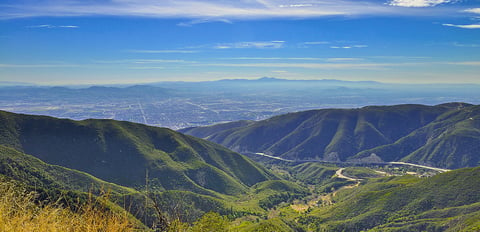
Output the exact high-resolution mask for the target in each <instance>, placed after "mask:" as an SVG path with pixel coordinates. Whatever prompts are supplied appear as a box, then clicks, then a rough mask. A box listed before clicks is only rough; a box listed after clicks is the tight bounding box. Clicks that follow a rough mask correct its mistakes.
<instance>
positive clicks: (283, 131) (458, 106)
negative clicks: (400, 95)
mask: <svg viewBox="0 0 480 232" xmlns="http://www.w3.org/2000/svg"><path fill="white" fill-rule="evenodd" d="M181 132H183V133H187V134H191V135H194V136H198V137H201V138H206V139H208V140H210V141H213V142H216V143H219V144H222V145H224V146H226V147H228V148H230V149H232V150H234V151H238V152H240V153H244V154H248V153H257V152H263V153H265V154H270V155H274V156H279V157H283V158H287V159H291V160H310V159H316V160H325V161H352V162H381V161H408V162H412V163H418V164H427V165H430V166H436V167H444V168H461V167H475V166H477V165H479V162H480V157H479V156H478V154H477V151H478V150H479V149H480V106H473V105H469V104H465V103H449V104H442V105H437V106H424V105H396V106H369V107H363V108H360V109H322V110H312V111H304V112H298V113H291V114H285V115H280V116H277V117H273V118H270V119H267V120H263V121H258V122H254V123H248V124H245V123H238V122H233V123H228V124H226V125H225V124H220V125H213V126H207V127H199V128H188V129H184V130H181ZM373 154H374V155H373Z"/></svg>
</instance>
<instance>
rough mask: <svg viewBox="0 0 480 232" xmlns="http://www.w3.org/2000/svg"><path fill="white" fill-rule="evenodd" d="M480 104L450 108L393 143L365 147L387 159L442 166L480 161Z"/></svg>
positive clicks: (369, 152) (362, 154) (462, 165)
mask: <svg viewBox="0 0 480 232" xmlns="http://www.w3.org/2000/svg"><path fill="white" fill-rule="evenodd" d="M479 151H480V106H472V107H467V108H464V109H461V110H453V111H449V112H447V113H445V114H442V115H440V116H439V117H438V118H437V119H436V120H434V121H433V122H431V123H429V124H428V125H426V126H424V127H421V128H419V129H417V130H415V131H413V132H412V133H410V134H409V135H407V136H405V137H403V138H401V139H399V140H398V141H396V142H395V143H393V144H388V145H385V146H380V147H376V148H373V149H370V150H366V151H363V152H361V153H359V154H358V155H357V157H362V156H367V155H370V154H371V153H375V154H376V155H378V156H380V157H381V158H383V159H384V160H402V161H406V162H412V163H420V164H427V165H432V166H438V167H447V168H461V167H469V166H472V167H473V166H478V165H480V155H479V153H478V152H479Z"/></svg>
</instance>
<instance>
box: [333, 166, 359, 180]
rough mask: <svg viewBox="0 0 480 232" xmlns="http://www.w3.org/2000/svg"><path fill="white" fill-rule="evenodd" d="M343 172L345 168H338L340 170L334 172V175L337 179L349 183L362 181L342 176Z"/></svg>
mask: <svg viewBox="0 0 480 232" xmlns="http://www.w3.org/2000/svg"><path fill="white" fill-rule="evenodd" d="M343 170H345V168H340V169H338V170H337V172H335V174H336V175H337V177H338V178H342V179H346V180H351V181H361V180H362V179H355V178H352V177H348V176H345V175H343V173H342V172H343Z"/></svg>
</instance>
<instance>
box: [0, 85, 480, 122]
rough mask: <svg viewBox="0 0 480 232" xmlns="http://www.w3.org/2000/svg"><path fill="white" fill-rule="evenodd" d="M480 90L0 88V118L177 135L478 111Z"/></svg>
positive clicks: (439, 87)
mask: <svg viewBox="0 0 480 232" xmlns="http://www.w3.org/2000/svg"><path fill="white" fill-rule="evenodd" d="M478 92H480V85H453V86H452V85H436V86H435V85H428V86H427V85H393V84H383V83H378V82H345V81H336V80H318V81H289V80H283V79H275V78H261V79H257V80H221V81H212V82H197V83H195V82H163V83H152V84H149V85H136V86H129V87H125V86H122V87H98V86H94V87H83V88H78V87H77V88H72V87H68V86H67V87H38V86H3V87H0V110H5V111H10V112H15V113H25V114H36V115H48V116H54V117H60V118H69V119H74V120H83V119H89V118H95V119H115V120H123V121H131V122H137V123H142V124H147V125H152V126H159V127H168V128H171V129H175V130H176V129H180V128H186V127H194V126H204V125H210V124H215V123H221V122H229V121H236V120H262V119H266V118H269V117H272V116H275V115H280V114H285V113H289V112H297V111H303V110H310V109H321V108H357V107H363V106H367V105H393V104H405V103H411V104H427V105H435V104H441V103H444V102H467V103H472V104H479V103H480V96H479V95H478V94H477V93H478ZM439 96H440V97H439Z"/></svg>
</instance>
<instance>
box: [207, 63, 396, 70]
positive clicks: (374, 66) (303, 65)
mask: <svg viewBox="0 0 480 232" xmlns="http://www.w3.org/2000/svg"><path fill="white" fill-rule="evenodd" d="M198 65H200V66H220V67H246V68H248V67H250V68H307V69H379V68H385V67H389V66H398V65H399V64H394V63H241V64H239V63H209V64H198Z"/></svg>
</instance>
